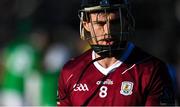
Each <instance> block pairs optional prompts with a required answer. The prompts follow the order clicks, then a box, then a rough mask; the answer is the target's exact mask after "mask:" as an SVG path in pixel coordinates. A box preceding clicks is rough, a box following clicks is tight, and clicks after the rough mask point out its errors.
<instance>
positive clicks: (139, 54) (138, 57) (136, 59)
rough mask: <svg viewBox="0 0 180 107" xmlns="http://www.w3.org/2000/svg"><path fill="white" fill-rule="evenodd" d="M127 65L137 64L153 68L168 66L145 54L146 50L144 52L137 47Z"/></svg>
mask: <svg viewBox="0 0 180 107" xmlns="http://www.w3.org/2000/svg"><path fill="white" fill-rule="evenodd" d="M125 63H128V64H136V65H141V64H145V65H147V64H148V65H152V66H157V65H161V66H166V64H165V62H163V61H162V60H160V59H159V58H157V57H155V56H153V55H151V54H149V53H147V52H145V51H144V50H142V49H141V48H139V47H137V46H135V47H134V48H133V50H132V52H131V54H130V55H129V57H128V58H127V60H126V61H125Z"/></svg>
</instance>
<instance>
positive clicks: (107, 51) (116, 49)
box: [91, 41, 127, 57]
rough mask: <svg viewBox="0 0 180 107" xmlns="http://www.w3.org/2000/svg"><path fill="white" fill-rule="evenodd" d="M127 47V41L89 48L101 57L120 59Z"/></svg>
mask: <svg viewBox="0 0 180 107" xmlns="http://www.w3.org/2000/svg"><path fill="white" fill-rule="evenodd" d="M126 46H127V41H123V42H120V43H115V44H113V45H91V48H92V49H93V50H94V51H95V52H96V53H97V54H98V55H100V56H101V57H120V56H121V55H122V53H123V52H124V50H125V48H126Z"/></svg>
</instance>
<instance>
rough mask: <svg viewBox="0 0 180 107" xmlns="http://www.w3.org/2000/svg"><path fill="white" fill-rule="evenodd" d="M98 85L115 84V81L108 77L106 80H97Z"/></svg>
mask: <svg viewBox="0 0 180 107" xmlns="http://www.w3.org/2000/svg"><path fill="white" fill-rule="evenodd" d="M96 84H97V85H100V84H103V85H105V84H106V85H113V81H112V80H110V79H106V81H97V82H96Z"/></svg>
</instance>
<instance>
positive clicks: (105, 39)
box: [83, 12, 122, 45]
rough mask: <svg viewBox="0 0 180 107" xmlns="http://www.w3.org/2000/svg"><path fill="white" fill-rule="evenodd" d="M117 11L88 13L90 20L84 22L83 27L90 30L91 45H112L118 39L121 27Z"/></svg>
mask: <svg viewBox="0 0 180 107" xmlns="http://www.w3.org/2000/svg"><path fill="white" fill-rule="evenodd" d="M120 22H121V20H120V15H119V12H108V13H105V12H99V13H90V21H88V22H84V23H83V25H84V28H85V29H86V30H87V31H89V32H90V34H91V37H92V39H90V40H89V42H90V43H91V44H93V45H97V44H98V45H112V44H113V43H114V42H115V41H116V40H117V39H119V35H120V32H121V31H122V29H121V23H120Z"/></svg>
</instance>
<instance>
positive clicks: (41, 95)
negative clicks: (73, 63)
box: [0, 0, 180, 106]
mask: <svg viewBox="0 0 180 107" xmlns="http://www.w3.org/2000/svg"><path fill="white" fill-rule="evenodd" d="M79 6H80V0H63V1H62V0H0V105H13V104H16V105H42V106H44V105H55V103H56V102H55V99H56V88H57V79H58V74H59V72H60V70H59V69H61V67H62V66H63V64H64V63H65V62H66V61H67V60H69V59H70V58H71V57H74V56H77V55H79V54H80V53H82V52H83V51H85V50H86V49H88V45H87V44H86V42H84V41H81V40H80V39H79V19H78V16H77V13H78V12H77V11H78V9H79ZM132 9H133V14H134V16H135V20H136V32H135V35H133V41H134V42H135V43H136V44H137V45H138V46H139V47H141V48H143V49H144V50H146V51H147V52H149V53H151V54H152V55H154V56H157V57H158V58H160V59H162V60H163V61H165V62H167V63H169V64H171V65H172V66H174V67H175V68H176V70H177V75H176V76H177V79H178V75H180V36H179V34H180V1H179V0H135V2H134V4H133V6H132ZM178 81H179V80H178ZM177 90H178V89H177Z"/></svg>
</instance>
